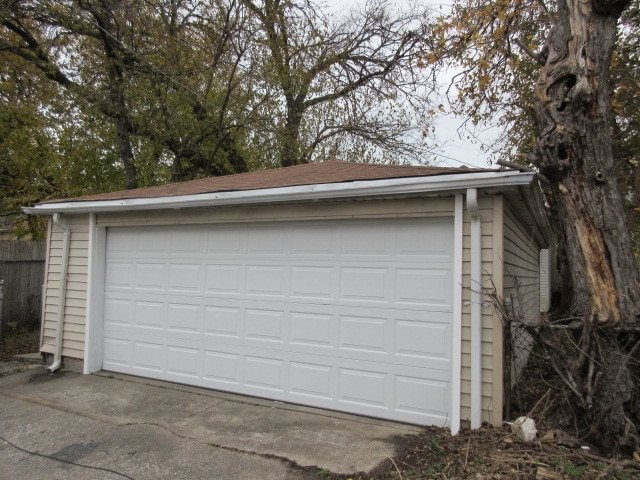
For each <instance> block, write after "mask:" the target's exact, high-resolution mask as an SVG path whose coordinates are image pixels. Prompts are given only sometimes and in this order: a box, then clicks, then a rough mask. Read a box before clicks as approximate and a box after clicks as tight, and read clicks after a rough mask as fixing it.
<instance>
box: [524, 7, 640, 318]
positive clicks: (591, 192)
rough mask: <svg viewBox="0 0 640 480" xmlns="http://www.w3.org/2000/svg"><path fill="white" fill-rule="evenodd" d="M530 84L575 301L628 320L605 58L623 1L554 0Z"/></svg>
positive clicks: (629, 291) (631, 278)
mask: <svg viewBox="0 0 640 480" xmlns="http://www.w3.org/2000/svg"><path fill="white" fill-rule="evenodd" d="M557 3H558V20H557V24H556V26H555V27H554V29H553V31H552V33H551V35H550V38H549V45H548V47H549V50H548V56H547V60H546V64H545V65H544V67H543V69H542V71H541V75H540V78H539V80H538V83H537V85H536V100H537V121H538V128H539V130H538V131H539V139H538V144H537V148H536V150H535V157H534V159H535V163H536V164H537V165H538V166H539V167H540V170H541V172H542V173H543V174H544V175H545V176H546V177H547V178H549V179H550V180H551V184H552V194H553V197H554V200H555V202H556V206H557V208H558V218H559V221H560V225H561V228H562V232H561V234H562V235H563V237H564V241H565V242H566V245H567V253H568V261H569V265H570V269H571V272H572V283H573V306H574V309H575V310H576V311H577V312H579V313H582V314H585V315H593V316H595V318H596V320H597V322H598V323H600V324H605V323H618V322H633V321H634V320H635V318H636V316H637V315H638V314H639V313H640V287H639V285H640V275H639V273H638V266H637V263H636V260H635V258H634V256H633V252H632V249H631V241H630V236H629V229H628V226H627V225H626V222H625V214H624V209H623V206H622V199H621V195H620V191H619V189H618V185H617V182H616V171H615V162H614V158H613V150H612V138H611V137H612V121H613V119H612V113H611V85H610V80H609V79H610V75H609V66H610V62H611V52H612V51H613V47H614V45H615V40H616V24H617V20H618V17H619V15H620V13H621V12H622V10H623V9H624V7H625V6H626V4H627V3H628V1H606V0H599V1H596V0H592V1H591V2H589V1H581V0H558V2H557Z"/></svg>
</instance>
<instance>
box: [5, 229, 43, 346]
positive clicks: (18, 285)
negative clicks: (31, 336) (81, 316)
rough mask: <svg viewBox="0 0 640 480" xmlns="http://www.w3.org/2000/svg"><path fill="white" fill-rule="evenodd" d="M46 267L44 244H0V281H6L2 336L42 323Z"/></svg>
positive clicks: (12, 242)
mask: <svg viewBox="0 0 640 480" xmlns="http://www.w3.org/2000/svg"><path fill="white" fill-rule="evenodd" d="M44 264H45V244H44V242H23V241H16V240H2V241H0V280H4V301H3V302H2V306H1V307H0V333H6V331H7V329H10V328H11V329H12V328H35V327H37V326H38V325H39V324H40V312H41V302H42V283H43V282H44Z"/></svg>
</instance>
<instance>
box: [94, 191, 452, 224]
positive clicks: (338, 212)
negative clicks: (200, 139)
mask: <svg viewBox="0 0 640 480" xmlns="http://www.w3.org/2000/svg"><path fill="white" fill-rule="evenodd" d="M453 204H454V201H453V198H452V197H448V198H415V199H405V200H355V201H348V202H326V203H315V202H314V203H302V204H289V205H266V206H250V207H214V208H197V209H188V210H151V211H148V212H142V211H141V212H131V213H103V214H99V215H97V219H96V226H99V227H116V226H134V225H180V224H182V225H189V224H193V225H196V224H204V223H227V222H229V223H231V222H252V221H257V222H268V221H286V220H327V219H336V220H338V219H349V218H376V217H380V218H383V217H394V218H397V217H414V216H449V215H453V213H454V207H453Z"/></svg>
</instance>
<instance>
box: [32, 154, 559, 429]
mask: <svg viewBox="0 0 640 480" xmlns="http://www.w3.org/2000/svg"><path fill="white" fill-rule="evenodd" d="M24 211H25V212H26V213H29V214H32V215H43V216H48V217H49V220H48V232H47V255H46V258H47V265H46V268H45V287H44V302H43V305H44V307H43V312H42V334H41V352H42V353H43V354H44V355H45V356H46V357H47V364H48V366H47V369H48V370H49V371H51V372H53V371H56V370H58V369H61V368H62V369H65V368H66V369H72V370H75V371H79V372H82V373H85V374H90V373H93V372H98V371H101V370H104V371H109V372H119V373H123V374H129V375H136V376H141V377H145V378H152V379H158V380H163V381H170V382H176V383H180V384H186V385H193V386H198V387H204V388H209V389H213V390H216V391H224V392H233V393H236V394H241V395H247V396H249V397H248V398H251V397H259V398H265V399H270V400H274V401H281V402H290V403H295V404H301V405H307V406H313V407H319V408H325V409H327V410H334V411H339V412H348V413H355V414H360V415H367V416H371V417H376V418H381V419H387V420H397V421H403V422H409V423H415V424H420V425H438V426H448V427H450V429H451V432H452V433H454V434H455V433H456V432H458V431H459V430H460V428H462V426H464V425H470V426H471V427H472V428H477V427H479V426H480V425H481V424H482V422H489V423H491V424H493V425H501V424H502V421H503V402H504V397H505V395H504V394H505V388H509V384H510V383H511V381H513V379H512V380H505V372H507V371H508V369H507V368H506V365H505V362H508V361H509V360H508V359H505V356H504V352H503V345H504V337H503V335H504V332H505V330H504V328H503V323H502V322H503V318H502V317H501V314H500V309H499V308H494V307H495V306H494V304H493V303H492V302H493V301H494V300H495V299H499V298H511V297H513V298H516V297H517V298H519V299H520V306H521V310H522V315H523V318H525V319H527V321H535V320H536V319H537V318H538V317H539V314H540V308H541V303H540V284H541V279H540V275H541V274H540V263H539V256H540V250H541V249H543V248H547V247H548V246H549V244H550V241H551V239H552V237H553V235H552V232H551V230H550V227H549V223H548V220H547V217H546V211H545V207H544V202H543V200H542V194H541V189H540V186H539V184H538V180H537V178H536V175H535V173H534V172H519V171H509V170H488V169H468V168H440V167H430V166H416V165H372V164H366V163H356V162H339V161H327V162H320V163H310V164H305V165H297V166H292V167H286V168H274V169H266V170H262V171H254V172H247V173H241V174H236V175H227V176H223V177H210V178H203V179H199V180H192V181H188V182H181V183H172V184H167V185H157V186H151V187H145V188H138V189H133V190H124V191H119V192H106V193H101V194H94V195H88V196H84V197H76V198H66V199H53V200H47V201H44V202H41V203H39V204H38V205H36V206H34V207H27V208H25V209H24ZM521 354H522V355H526V352H524V351H523V352H522V353H521V352H514V354H513V355H514V358H515V357H517V356H518V355H521ZM509 366H510V365H509Z"/></svg>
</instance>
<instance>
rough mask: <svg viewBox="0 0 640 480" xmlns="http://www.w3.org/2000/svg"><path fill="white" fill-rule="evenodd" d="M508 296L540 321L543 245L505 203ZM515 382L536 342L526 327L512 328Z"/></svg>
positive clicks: (522, 313) (522, 315) (519, 309)
mask: <svg viewBox="0 0 640 480" xmlns="http://www.w3.org/2000/svg"><path fill="white" fill-rule="evenodd" d="M504 298H505V299H509V300H510V301H511V303H512V305H513V309H514V313H515V314H516V316H518V317H520V318H522V319H524V320H526V321H527V322H535V321H537V319H538V317H539V315H540V247H539V245H538V243H537V242H536V240H535V239H534V238H533V235H532V232H531V229H530V228H527V226H526V225H525V224H524V223H523V222H522V221H521V220H520V219H519V218H518V217H517V216H516V213H515V212H514V210H513V209H512V208H510V207H509V206H508V205H506V206H505V226H504ZM512 337H513V347H514V351H513V362H512V363H513V364H512V374H511V378H512V383H515V382H517V380H518V377H519V376H520V373H521V371H522V369H523V368H524V365H525V363H526V360H527V357H528V355H529V349H530V347H531V344H532V342H533V340H532V338H531V336H530V335H529V334H528V333H526V332H525V331H524V330H522V329H518V328H515V327H513V328H512Z"/></svg>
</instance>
